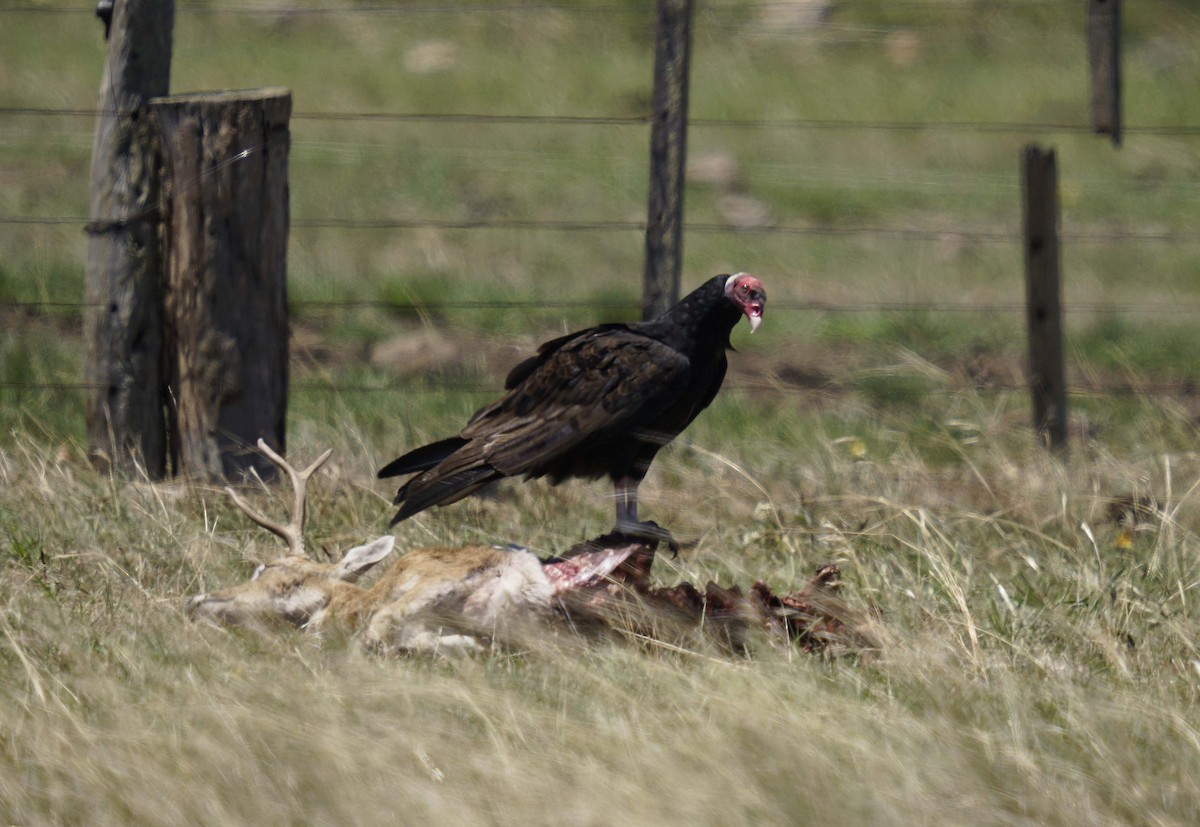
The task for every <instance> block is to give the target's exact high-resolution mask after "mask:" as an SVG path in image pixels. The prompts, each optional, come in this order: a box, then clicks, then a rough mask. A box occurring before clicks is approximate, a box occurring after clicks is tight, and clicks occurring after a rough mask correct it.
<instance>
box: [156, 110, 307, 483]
mask: <svg viewBox="0 0 1200 827" xmlns="http://www.w3.org/2000/svg"><path fill="white" fill-rule="evenodd" d="M150 109H151V115H152V119H153V123H154V125H155V127H156V131H157V133H158V136H159V142H160V145H161V151H162V159H163V197H162V213H163V246H164V258H165V268H164V269H165V273H166V276H165V293H166V295H165V302H164V306H165V309H166V310H165V312H166V327H167V333H168V347H167V352H168V366H167V381H168V384H169V387H170V393H171V399H170V404H169V406H168V410H169V419H170V427H171V454H172V461H173V467H174V471H175V473H176V474H179V475H184V476H189V477H193V478H200V479H221V478H228V477H239V476H241V475H242V474H243V473H245V472H246V471H248V470H249V469H250V468H251V467H253V468H255V469H256V470H257V471H258V472H259V473H260V475H261V476H263V477H267V476H270V475H273V474H274V470H273V467H272V466H271V464H270V463H269V462H268V461H267V460H265V459H264V458H263V457H262V456H261V455H260V454H259V453H258V451H256V450H255V449H254V444H255V442H256V441H257V440H258V439H259V438H260V437H261V438H263V439H265V440H266V441H267V442H268V443H269V444H270V445H271V446H272V447H273V448H275V449H276V450H277V451H279V452H280V453H283V451H284V437H285V431H284V428H285V420H286V416H287V387H288V318H287V236H288V183H287V159H288V143H289V132H288V119H289V118H290V116H291V110H292V96H291V92H289V91H288V90H286V89H261V90H254V91H248V92H227V93H219V94H198V95H183V96H176V97H171V98H160V99H157V100H154V101H151V106H150Z"/></svg>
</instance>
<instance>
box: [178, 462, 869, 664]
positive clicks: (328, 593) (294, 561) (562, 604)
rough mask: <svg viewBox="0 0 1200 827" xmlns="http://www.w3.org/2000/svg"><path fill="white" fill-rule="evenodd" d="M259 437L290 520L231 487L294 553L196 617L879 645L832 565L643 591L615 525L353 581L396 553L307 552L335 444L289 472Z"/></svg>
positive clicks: (631, 546) (444, 636)
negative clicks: (555, 626) (555, 544)
mask: <svg viewBox="0 0 1200 827" xmlns="http://www.w3.org/2000/svg"><path fill="white" fill-rule="evenodd" d="M258 444H259V448H260V450H262V451H263V453H264V454H266V455H267V456H268V457H269V458H270V459H271V460H272V461H273V462H274V463H275V464H276V465H278V466H279V467H280V468H282V469H283V470H284V471H285V472H286V473H287V475H288V476H289V477H290V479H291V481H292V487H293V492H294V499H293V505H292V518H291V521H290V522H288V523H276V522H274V521H272V520H270V519H268V518H267V517H265V516H263V515H262V514H261V513H259V512H258V511H256V510H255V509H253V508H252V507H250V506H249V505H248V504H247V503H246V502H245V501H243V500H242V499H241V497H239V496H238V495H237V493H236V492H234V491H233V490H232V489H226V491H227V493H228V494H229V496H230V497H231V498H232V500H233V502H234V503H235V504H236V505H237V507H238V508H239V509H241V511H242V512H244V513H245V514H246V515H247V516H248V517H249V518H250V519H251V520H253V521H254V522H255V523H257V524H258V525H260V526H262V527H263V528H265V529H267V530H268V531H270V532H272V533H273V534H276V535H278V536H279V537H282V538H283V539H284V540H285V541H286V542H287V544H288V551H289V553H288V554H287V555H286V556H283V557H280V558H278V559H276V560H272V561H270V562H267V563H263V564H262V565H260V566H259V567H258V569H257V570H256V571H255V572H254V575H253V577H251V579H250V580H249V582H246V583H243V584H241V585H238V586H234V587H232V588H228V589H223V590H221V591H215V592H207V593H205V594H198V595H196V596H194V597H192V598H191V599H190V600H189V601H188V603H187V613H188V614H189V615H190V616H192V617H194V618H204V619H208V620H211V621H214V622H217V623H223V624H229V625H243V626H264V625H270V624H275V623H284V624H290V625H292V626H299V627H304V628H307V629H311V630H314V631H318V632H320V631H322V630H335V629H336V630H338V631H340V632H342V633H344V634H347V635H350V636H354V637H357V638H358V639H359V640H360V641H361V643H362V644H363V645H364V646H365V647H366V648H367V649H369V650H373V651H379V652H385V653H400V652H412V651H474V650H479V649H481V648H483V646H484V645H485V644H488V643H491V642H492V641H497V640H499V641H507V640H513V639H517V638H521V637H522V636H525V635H530V634H538V633H543V632H545V631H546V629H547V625H546V624H547V622H548V621H550V620H552V619H554V618H565V619H567V620H569V621H570V623H571V625H572V627H573V628H576V629H587V630H591V631H596V630H601V631H607V630H615V631H617V632H619V633H629V634H632V635H633V636H635V637H637V638H639V639H647V638H658V639H664V638H675V639H688V638H691V637H693V636H694V635H696V634H698V633H699V634H703V635H706V636H707V637H708V638H709V639H710V640H715V641H716V642H717V643H718V644H720V645H723V646H726V647H728V648H731V649H733V650H737V651H741V650H744V649H745V648H746V637H747V634H748V633H749V632H751V631H752V630H756V629H758V630H762V629H765V630H767V631H768V632H771V633H773V634H774V635H775V636H777V637H779V638H782V639H786V640H791V641H793V642H794V643H795V644H797V645H799V646H800V647H801V648H803V649H805V650H807V651H825V650H827V649H828V648H829V647H831V646H836V647H840V648H844V647H845V646H846V645H849V646H850V647H851V648H854V649H862V648H864V646H866V647H872V648H873V646H874V644H872V643H871V642H870V637H869V634H868V633H867V632H866V628H867V626H868V625H869V624H868V623H866V618H865V616H864V615H862V613H859V612H854V611H852V610H850V609H849V607H847V606H846V605H845V604H844V603H843V602H842V601H840V600H839V599H838V597H837V591H838V590H839V589H840V587H841V584H840V582H839V581H838V574H839V573H838V570H837V567H836V566H834V565H832V564H827V565H825V566H822V567H820V568H818V570H817V574H816V576H815V577H814V578H813V579H812V581H811V582H810V583H809V584H808V585H807V586H805V587H804V588H803V589H801V590H800V591H799V592H795V593H792V594H786V595H782V596H777V595H775V594H774V592H773V591H772V590H771V589H770V588H769V587H768V586H767V585H766V584H764V583H762V582H757V583H755V584H754V587H753V588H752V589H751V591H750V594H749V595H747V596H743V594H742V592H741V591H740V590H739V589H737V588H732V589H727V588H723V587H721V586H718V585H716V584H714V583H709V584H708V585H707V586H706V587H705V590H704V591H703V592H701V591H700V590H698V589H696V588H695V587H694V586H692V585H690V584H687V583H683V584H680V585H678V586H672V587H660V588H652V587H651V585H650V576H649V575H650V567H651V565H652V563H653V560H654V549H655V545H656V544H655V543H654V542H653V541H651V540H645V539H637V538H630V537H628V536H625V535H621V534H617V533H614V534H609V535H606V536H604V537H601V538H598V539H596V540H592V541H589V542H586V543H580V544H578V545H576V546H575V547H573V548H572V549H570V550H569V551H567V552H566V553H565V554H564V555H563V556H562V557H556V558H552V559H550V560H546V561H543V560H539V559H538V558H537V557H536V556H534V555H533V554H532V553H531V552H529V551H527V550H526V549H523V548H520V547H516V546H509V547H503V548H502V547H498V546H485V545H474V546H462V547H457V548H444V547H435V548H421V549H416V550H414V551H410V552H408V553H407V554H405V555H404V556H403V557H401V558H400V559H399V560H397V561H396V562H395V563H394V564H393V565H392V567H391V568H390V569H389V570H388V571H386V572H385V573H384V574H383V575H382V576H381V577H380V578H379V580H378V581H377V582H376V583H375V584H374V585H373V586H371V587H369V588H362V587H360V586H358V585H357V583H356V581H357V580H358V579H359V578H360V577H361V576H362V575H363V574H364V573H365V572H366V571H368V570H369V569H371V568H372V567H373V566H375V565H376V564H378V563H379V562H380V561H382V560H383V559H384V558H386V557H387V556H388V555H389V554H390V553H391V552H392V549H393V546H394V545H395V539H394V538H393V537H391V536H385V537H380V538H378V539H376V540H372V541H371V542H369V543H366V544H364V545H361V546H356V547H354V548H352V549H350V550H348V551H347V552H345V553H344V554H343V555H341V557H340V559H336V560H329V561H320V560H315V559H312V558H310V557H309V556H308V555H307V554H306V553H305V549H304V534H303V532H304V520H305V495H306V491H307V485H308V479H309V477H310V476H311V475H312V474H313V473H314V472H315V471H316V470H317V469H318V468H320V467H321V465H322V464H324V462H325V461H326V460H327V459H328V458H329V455H330V453H331V452H330V451H326V452H325V453H324V454H322V455H321V456H320V457H319V458H318V459H317V460H316V462H314V463H313V464H312V465H310V466H309V467H308V468H306V469H304V470H303V471H296V470H295V469H294V468H293V467H292V466H291V465H290V464H289V463H288V462H287V461H286V460H284V459H283V458H282V457H280V456H279V455H278V454H276V453H275V452H274V451H272V450H271V449H270V448H269V447H268V446H267V445H266V444H265V443H264V442H263V441H262V440H259V443H258Z"/></svg>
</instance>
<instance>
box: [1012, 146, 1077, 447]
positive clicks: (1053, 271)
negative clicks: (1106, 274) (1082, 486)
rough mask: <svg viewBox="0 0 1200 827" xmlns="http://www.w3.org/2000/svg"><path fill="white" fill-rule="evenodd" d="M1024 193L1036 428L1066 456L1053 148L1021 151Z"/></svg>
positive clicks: (1064, 380)
mask: <svg viewBox="0 0 1200 827" xmlns="http://www.w3.org/2000/svg"><path fill="white" fill-rule="evenodd" d="M1021 167H1022V176H1021V184H1022V191H1023V194H1024V242H1025V312H1026V321H1027V323H1028V327H1029V387H1030V393H1031V394H1032V396H1033V427H1034V429H1035V430H1036V432H1037V434H1038V436H1039V438H1040V439H1041V440H1042V441H1043V442H1045V443H1046V444H1047V445H1049V447H1050V449H1051V450H1052V451H1053V452H1054V453H1056V454H1058V455H1059V456H1062V457H1065V456H1066V455H1067V385H1066V369H1065V366H1064V364H1063V333H1062V286H1061V278H1060V269H1061V255H1060V253H1059V243H1058V225H1059V211H1058V169H1057V164H1056V162H1055V158H1054V150H1043V149H1041V148H1040V147H1038V146H1035V145H1032V144H1031V145H1029V146H1027V147H1025V149H1024V150H1022V152H1021Z"/></svg>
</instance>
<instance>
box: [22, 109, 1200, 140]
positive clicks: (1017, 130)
mask: <svg viewBox="0 0 1200 827" xmlns="http://www.w3.org/2000/svg"><path fill="white" fill-rule="evenodd" d="M122 114H129V113H123V112H120V111H117V110H104V109H94V108H74V107H37V106H0V115H3V116H11V117H16V116H28V117H71V118H85V117H86V118H95V117H99V116H101V115H105V116H118V115H122ZM292 119H293V120H297V121H334V122H336V121H365V122H383V123H434V124H493V125H522V124H524V125H530V126H551V125H552V126H649V125H650V122H651V117H650V115H648V114H647V115H539V114H488V113H479V112H328V111H312V112H304V111H299V112H293V113H292ZM688 125H689V126H691V127H703V128H715V129H762V130H767V129H788V130H826V131H855V130H862V131H867V132H870V131H877V132H923V131H928V132H954V133H962V132H967V133H971V132H975V133H982V134H987V133H992V134H1034V133H1038V134H1042V133H1063V134H1079V135H1084V134H1091V133H1092V128H1091V127H1090V126H1088V125H1087V124H1082V123H1069V122H1053V121H954V120H950V121H882V120H881V121H864V120H853V119H839V118H782V119H772V118H704V117H693V118H689V120H688ZM1121 131H1122V132H1123V133H1125V134H1129V135H1158V136H1167V137H1193V136H1197V135H1200V125H1193V124H1146V125H1143V126H1138V125H1136V124H1133V125H1128V126H1122V129H1121Z"/></svg>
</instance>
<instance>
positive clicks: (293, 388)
mask: <svg viewBox="0 0 1200 827" xmlns="http://www.w3.org/2000/svg"><path fill="white" fill-rule="evenodd" d="M102 387H104V386H102V385H99V384H96V383H91V382H0V391H9V392H13V393H15V394H23V393H35V392H36V393H82V392H84V391H91V390H98V389H100V388H102ZM725 389H726V390H730V391H751V392H778V393H788V394H792V393H798V394H812V395H816V396H820V395H825V396H845V395H850V394H854V393H861V392H862V389H861V388H860V387H859V385H858V384H857V383H856V382H855V381H854V380H853V379H850V380H841V381H839V380H838V379H836V378H830V379H828V380H827V381H824V382H813V383H792V382H785V381H782V380H776V381H763V380H758V381H753V380H751V381H747V380H740V381H739V380H736V379H730V380H728V381H726V382H725ZM1029 389H1030V386H1029V385H1028V384H1027V383H1019V382H1018V383H989V384H964V385H959V386H951V387H945V386H943V387H926V388H924V389H922V390H921V391H920V393H921V394H923V395H926V396H946V395H955V394H962V393H987V394H994V393H1028V392H1029ZM289 392H296V393H315V394H332V395H341V394H347V395H349V394H412V393H421V394H430V393H468V394H490V395H494V394H497V393H500V392H501V388H500V385H499V384H498V383H488V382H467V381H450V380H442V381H428V380H425V381H421V382H393V383H391V384H380V385H374V384H352V383H336V382H293V383H291V384H290V386H289ZM1067 394H1068V395H1069V396H1073V397H1077V398H1087V397H1105V396H1113V397H1131V396H1132V397H1137V396H1145V397H1158V396H1186V397H1190V396H1196V395H1200V379H1182V380H1178V381H1173V382H1148V383H1138V384H1133V383H1129V382H1120V383H1114V384H1110V385H1099V384H1091V385H1087V386H1080V387H1068V388H1067Z"/></svg>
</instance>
